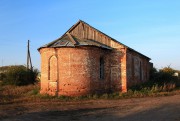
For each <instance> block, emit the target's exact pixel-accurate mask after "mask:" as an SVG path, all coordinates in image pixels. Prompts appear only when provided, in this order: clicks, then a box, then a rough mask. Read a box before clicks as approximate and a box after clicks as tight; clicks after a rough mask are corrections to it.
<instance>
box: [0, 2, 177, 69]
mask: <svg viewBox="0 0 180 121" xmlns="http://www.w3.org/2000/svg"><path fill="white" fill-rule="evenodd" d="M79 19H81V20H83V21H85V22H87V23H88V24H90V25H92V26H93V27H95V28H97V29H99V30H101V31H103V32H104V33H106V34H108V35H109V36H111V37H113V38H115V39H117V40H118V41H120V42H122V43H124V44H126V45H127V46H129V47H131V48H133V49H135V50H137V51H139V52H141V53H142V54H144V55H147V56H149V57H150V58H151V59H152V60H151V62H153V63H154V66H155V67H156V68H162V67H165V66H169V65H170V66H171V67H172V68H175V69H179V70H180V1H179V0H107V1H106V0H89V1H85V0H0V66H2V65H15V64H16V65H17V64H26V50H27V48H26V46H27V40H30V49H31V56H32V63H33V66H34V67H36V68H40V54H39V52H38V51H37V48H38V47H40V46H42V45H44V44H46V43H48V42H50V41H53V40H55V39H57V38H59V37H60V36H61V35H62V34H63V33H64V32H66V31H67V30H68V29H69V28H70V27H71V26H72V25H73V24H75V23H76V22H77V21H78V20H79Z"/></svg>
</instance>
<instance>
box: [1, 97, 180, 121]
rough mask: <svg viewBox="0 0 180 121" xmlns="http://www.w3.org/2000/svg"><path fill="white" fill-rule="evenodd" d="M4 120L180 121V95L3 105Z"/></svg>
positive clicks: (2, 115)
mask: <svg viewBox="0 0 180 121" xmlns="http://www.w3.org/2000/svg"><path fill="white" fill-rule="evenodd" d="M0 120H2V121H180V95H174V96H167V97H148V98H133V99H123V100H122V99H121V100H89V101H75V102H42V103H23V104H8V105H0Z"/></svg>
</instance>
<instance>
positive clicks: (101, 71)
mask: <svg viewBox="0 0 180 121" xmlns="http://www.w3.org/2000/svg"><path fill="white" fill-rule="evenodd" d="M100 79H104V59H103V58H100Z"/></svg>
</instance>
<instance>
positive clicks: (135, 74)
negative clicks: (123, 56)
mask: <svg viewBox="0 0 180 121" xmlns="http://www.w3.org/2000/svg"><path fill="white" fill-rule="evenodd" d="M149 69H150V68H149V59H147V58H144V57H143V56H141V55H140V54H137V53H135V52H133V51H128V52H127V85H128V87H130V86H132V85H136V84H140V83H143V82H145V81H148V80H149Z"/></svg>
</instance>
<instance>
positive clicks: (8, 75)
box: [2, 65, 39, 86]
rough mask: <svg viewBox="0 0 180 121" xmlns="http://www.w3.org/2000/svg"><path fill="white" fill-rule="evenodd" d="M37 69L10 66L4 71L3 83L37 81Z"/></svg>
mask: <svg viewBox="0 0 180 121" xmlns="http://www.w3.org/2000/svg"><path fill="white" fill-rule="evenodd" d="M38 73H39V72H38V70H37V69H33V70H30V69H27V68H26V67H25V66H22V65H20V66H9V68H7V69H6V71H5V72H4V78H3V80H2V81H3V84H5V85H17V86H22V85H28V84H34V83H35V82H36V81H37V75H38Z"/></svg>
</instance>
